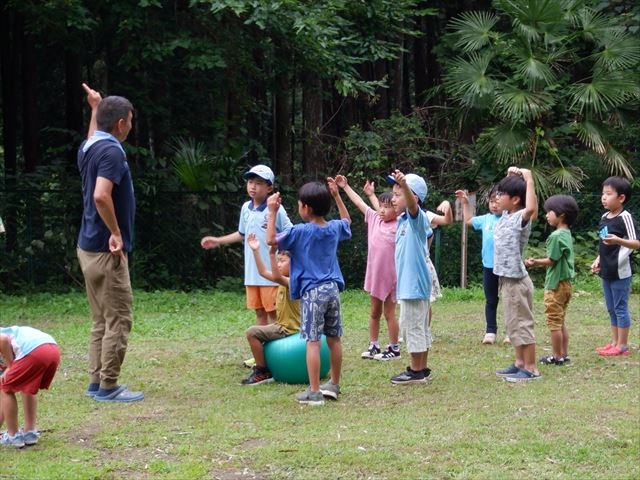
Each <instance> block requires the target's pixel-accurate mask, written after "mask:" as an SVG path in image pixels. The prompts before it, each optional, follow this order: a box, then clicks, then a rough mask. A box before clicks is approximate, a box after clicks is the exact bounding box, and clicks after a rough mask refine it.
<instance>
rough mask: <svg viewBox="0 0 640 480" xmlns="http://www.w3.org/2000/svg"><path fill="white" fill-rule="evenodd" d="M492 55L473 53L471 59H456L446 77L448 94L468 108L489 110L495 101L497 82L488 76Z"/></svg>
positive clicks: (445, 82)
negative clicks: (494, 94)
mask: <svg viewBox="0 0 640 480" xmlns="http://www.w3.org/2000/svg"><path fill="white" fill-rule="evenodd" d="M492 58H493V57H492V55H491V54H490V53H489V52H483V53H478V52H473V53H471V54H470V55H469V58H468V59H466V58H456V59H454V60H453V61H452V62H451V67H450V68H449V73H447V74H446V75H445V77H444V85H445V89H446V90H447V92H448V93H449V94H450V95H451V96H452V97H453V98H455V99H456V101H457V102H459V103H460V105H462V106H463V107H466V108H487V107H489V106H490V105H491V102H492V101H493V92H494V90H495V80H494V79H493V78H491V77H490V76H489V75H487V70H488V68H489V63H490V62H491V59H492Z"/></svg>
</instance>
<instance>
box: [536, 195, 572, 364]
mask: <svg viewBox="0 0 640 480" xmlns="http://www.w3.org/2000/svg"><path fill="white" fill-rule="evenodd" d="M544 210H545V212H547V215H546V218H547V222H548V223H549V225H551V226H552V227H555V228H556V229H555V230H554V231H553V232H552V233H551V235H549V238H547V257H546V258H529V259H527V260H526V261H525V265H526V267H527V268H529V267H537V266H545V267H547V272H546V276H545V280H544V314H545V316H546V318H547V326H548V327H549V330H550V331H551V349H552V351H553V354H552V355H549V356H547V357H542V358H541V359H540V363H542V364H544V365H564V364H565V363H566V362H568V361H569V355H568V353H567V349H568V347H569V333H568V332H567V326H566V323H565V318H566V315H567V307H568V305H569V300H571V280H573V278H574V277H575V270H574V253H573V239H572V238H571V230H570V227H571V225H572V224H573V222H575V220H576V217H577V216H578V204H577V203H576V201H575V199H574V198H573V197H570V196H568V195H553V196H551V197H549V198H548V199H547V201H546V202H544Z"/></svg>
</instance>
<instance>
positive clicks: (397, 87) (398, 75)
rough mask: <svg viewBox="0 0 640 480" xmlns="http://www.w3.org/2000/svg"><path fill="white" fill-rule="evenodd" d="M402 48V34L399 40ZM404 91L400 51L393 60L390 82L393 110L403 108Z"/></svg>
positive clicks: (402, 58) (402, 63)
mask: <svg viewBox="0 0 640 480" xmlns="http://www.w3.org/2000/svg"><path fill="white" fill-rule="evenodd" d="M400 41H401V43H402V47H403V48H404V36H403V37H402V39H401V40H400ZM403 92H404V53H403V52H400V53H399V54H398V58H396V59H395V61H394V62H393V84H392V95H391V98H392V101H391V108H392V109H393V110H398V111H402V110H403V108H402V107H403V96H404V94H403Z"/></svg>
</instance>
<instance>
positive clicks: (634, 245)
mask: <svg viewBox="0 0 640 480" xmlns="http://www.w3.org/2000/svg"><path fill="white" fill-rule="evenodd" d="M602 243H604V244H605V245H620V246H621V247H625V248H629V249H631V250H638V249H639V248H640V240H630V239H628V238H621V237H618V236H617V235H613V234H611V233H610V234H608V235H607V236H606V237H604V238H603V239H602Z"/></svg>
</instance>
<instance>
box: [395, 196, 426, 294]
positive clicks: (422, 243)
mask: <svg viewBox="0 0 640 480" xmlns="http://www.w3.org/2000/svg"><path fill="white" fill-rule="evenodd" d="M430 232H431V227H430V226H429V218H428V217H427V214H426V213H425V212H424V211H422V210H420V209H418V213H417V215H416V217H415V218H414V217H412V216H411V215H410V214H409V212H408V211H406V212H405V213H403V214H402V215H401V216H400V217H398V229H397V230H396V275H397V287H396V298H397V299H398V300H428V299H429V298H430V296H431V274H430V273H429V268H428V266H427V255H429V251H428V250H427V238H428V236H429V234H430Z"/></svg>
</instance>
